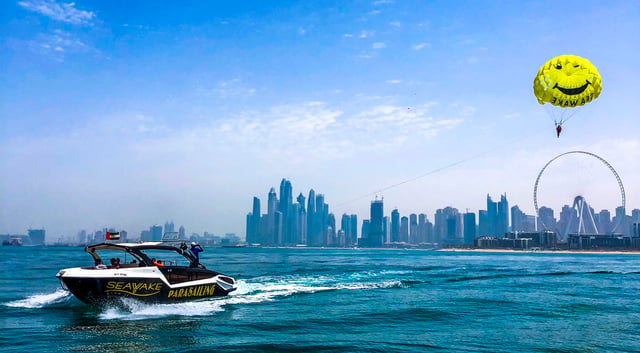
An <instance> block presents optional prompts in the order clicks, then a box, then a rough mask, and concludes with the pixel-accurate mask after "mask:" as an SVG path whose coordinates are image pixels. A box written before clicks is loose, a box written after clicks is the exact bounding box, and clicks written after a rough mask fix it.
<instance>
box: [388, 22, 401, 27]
mask: <svg viewBox="0 0 640 353" xmlns="http://www.w3.org/2000/svg"><path fill="white" fill-rule="evenodd" d="M389 25H390V26H393V27H398V28H400V27H401V26H402V24H401V23H400V22H399V21H392V22H389Z"/></svg>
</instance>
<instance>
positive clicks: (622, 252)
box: [238, 246, 640, 255]
mask: <svg viewBox="0 0 640 353" xmlns="http://www.w3.org/2000/svg"><path fill="white" fill-rule="evenodd" d="M238 248H263V249H308V250H327V249H333V250H393V251H437V252H476V253H511V254H535V253H539V254H592V255H598V254H603V255H640V250H628V251H627V250H578V249H574V250H568V249H559V250H551V249H540V250H538V249H535V250H534V249H464V248H444V249H427V248H367V247H362V248H360V247H352V248H340V247H330V246H327V247H322V246H317V247H316V246H245V247H238Z"/></svg>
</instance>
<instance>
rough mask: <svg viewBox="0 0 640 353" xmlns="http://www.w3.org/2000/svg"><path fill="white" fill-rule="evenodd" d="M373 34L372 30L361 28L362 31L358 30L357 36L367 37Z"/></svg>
mask: <svg viewBox="0 0 640 353" xmlns="http://www.w3.org/2000/svg"><path fill="white" fill-rule="evenodd" d="M373 34H374V32H373V31H365V30H362V31H360V35H359V36H358V38H368V37H371V36H373Z"/></svg>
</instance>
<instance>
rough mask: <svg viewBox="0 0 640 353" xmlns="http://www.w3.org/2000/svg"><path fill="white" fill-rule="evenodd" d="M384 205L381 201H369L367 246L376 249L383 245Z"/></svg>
mask: <svg viewBox="0 0 640 353" xmlns="http://www.w3.org/2000/svg"><path fill="white" fill-rule="evenodd" d="M384 238H385V237H384V204H383V201H382V200H374V201H371V228H370V229H369V246H371V247H374V248H377V247H381V246H382V245H383V244H384V240H385V239H384Z"/></svg>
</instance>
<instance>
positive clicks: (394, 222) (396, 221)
mask: <svg viewBox="0 0 640 353" xmlns="http://www.w3.org/2000/svg"><path fill="white" fill-rule="evenodd" d="M390 236H391V239H390V241H391V242H392V243H396V242H399V241H400V212H398V209H397V208H394V209H393V211H391V232H390Z"/></svg>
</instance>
